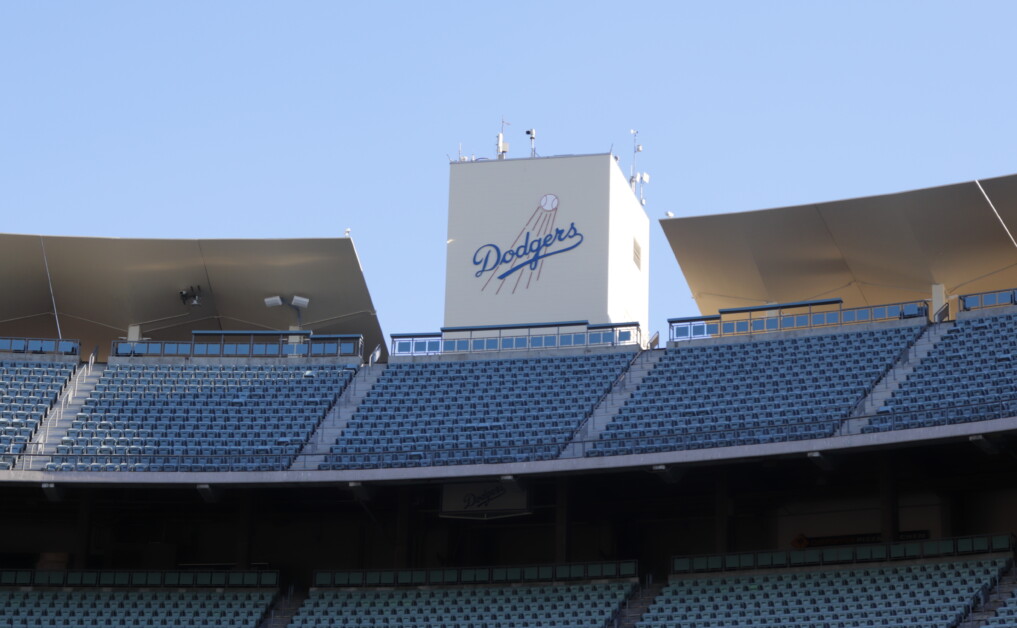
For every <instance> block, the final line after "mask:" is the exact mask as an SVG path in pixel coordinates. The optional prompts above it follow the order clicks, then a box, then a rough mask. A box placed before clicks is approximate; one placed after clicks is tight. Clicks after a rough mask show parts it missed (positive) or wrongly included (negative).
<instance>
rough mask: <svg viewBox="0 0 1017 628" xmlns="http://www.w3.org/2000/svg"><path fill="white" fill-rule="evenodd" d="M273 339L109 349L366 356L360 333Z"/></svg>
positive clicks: (123, 352)
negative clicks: (354, 334) (357, 334)
mask: <svg viewBox="0 0 1017 628" xmlns="http://www.w3.org/2000/svg"><path fill="white" fill-rule="evenodd" d="M273 335H274V336H278V337H273V338H271V339H265V338H262V337H260V336H252V337H249V338H234V337H223V338H219V339H208V340H204V339H203V340H197V339H195V340H192V341H189V342H188V341H155V340H143V341H127V340H116V341H114V342H113V346H112V349H111V351H110V355H111V356H116V357H129V356H134V357H193V358H205V357H208V358H277V357H282V358H290V357H301V358H328V357H359V358H362V357H363V353H364V341H363V338H362V337H361V336H307V335H297V334H295V333H293V332H285V333H282V334H273Z"/></svg>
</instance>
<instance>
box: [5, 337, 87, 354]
mask: <svg viewBox="0 0 1017 628" xmlns="http://www.w3.org/2000/svg"><path fill="white" fill-rule="evenodd" d="M80 345H81V343H80V342H78V341H77V340H57V339H54V338H0V352H9V353H49V354H57V355H78V354H79V353H80Z"/></svg>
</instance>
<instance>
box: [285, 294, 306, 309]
mask: <svg viewBox="0 0 1017 628" xmlns="http://www.w3.org/2000/svg"><path fill="white" fill-rule="evenodd" d="M310 302H311V300H310V299H308V298H307V297H298V296H296V295H294V296H293V300H292V301H290V305H292V306H293V307H298V308H300V309H302V310H305V309H307V304H308V303H310Z"/></svg>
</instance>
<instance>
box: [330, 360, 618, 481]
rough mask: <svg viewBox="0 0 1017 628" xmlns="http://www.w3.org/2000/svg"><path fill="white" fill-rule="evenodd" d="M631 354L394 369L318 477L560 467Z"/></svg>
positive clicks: (409, 364)
mask: <svg viewBox="0 0 1017 628" xmlns="http://www.w3.org/2000/svg"><path fill="white" fill-rule="evenodd" d="M632 357H633V354H632V353H598V354H586V355H574V356H554V357H545V358H512V359H497V360H473V361H463V362H400V363H394V364H390V365H388V367H387V368H386V369H385V371H384V373H383V374H382V375H381V377H380V378H379V380H378V382H377V383H376V384H375V385H374V386H373V387H372V389H371V390H370V392H369V393H368V394H367V396H366V397H365V399H364V400H363V402H362V403H361V404H360V407H358V408H357V410H356V412H355V413H354V414H353V417H352V418H351V419H350V421H349V423H348V424H347V425H346V428H345V429H344V430H343V432H342V434H341V435H340V437H339V438H338V439H337V440H336V442H335V444H334V445H332V448H331V451H330V453H329V455H328V456H327V457H326V460H325V461H324V462H323V463H321V465H320V468H322V469H363V468H376V467H415V466H431V465H449V464H493V463H503V462H525V461H530V460H543V459H549V458H555V457H557V456H559V455H560V454H561V451H562V449H563V448H564V447H565V445H566V444H567V443H568V441H569V440H570V439H571V438H572V434H573V433H574V431H575V430H576V429H577V428H578V426H579V425H580V423H581V422H582V421H583V420H584V419H585V418H586V417H587V416H589V413H590V412H592V410H593V408H594V407H595V406H596V403H597V401H598V400H599V399H601V398H602V397H603V396H604V395H605V394H606V393H607V392H608V390H609V389H610V387H611V385H612V383H613V382H614V381H615V380H616V379H617V378H618V377H619V376H620V375H621V374H622V372H623V371H624V370H625V369H626V368H627V366H628V364H629V363H630V362H631V360H632Z"/></svg>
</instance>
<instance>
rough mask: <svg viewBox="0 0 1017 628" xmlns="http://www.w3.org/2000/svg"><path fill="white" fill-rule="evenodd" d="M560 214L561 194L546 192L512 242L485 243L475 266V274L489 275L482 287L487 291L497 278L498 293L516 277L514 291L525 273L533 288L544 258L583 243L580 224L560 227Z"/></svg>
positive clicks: (474, 255) (474, 259)
mask: <svg viewBox="0 0 1017 628" xmlns="http://www.w3.org/2000/svg"><path fill="white" fill-rule="evenodd" d="M557 217H558V197H557V196H555V195H554V194H545V195H544V196H543V197H542V198H541V199H540V204H539V205H538V207H537V209H536V211H534V212H533V215H532V216H530V219H529V220H528V221H527V222H526V224H525V225H523V229H522V231H520V232H519V235H518V236H516V239H515V240H514V241H513V242H512V244H510V245H509V246H507V247H504V248H502V247H500V246H498V245H497V244H485V245H483V246H481V247H480V248H478V249H477V250H476V251H475V252H474V253H473V265H474V267H476V268H477V270H476V272H475V273H474V276H475V277H478V278H482V277H484V275H488V278H487V281H486V282H484V285H483V286H482V287H481V288H480V289H481V290H485V289H486V288H487V286H488V285H489V284H490V283H491V281H492V280H494V279H497V280H498V281H499V284H498V288H497V290H496V291H495V294H498V293H500V292H501V289H502V288H503V287H504V286H505V283H506V281H507V280H511V279H515V281H514V282H512V292H513V293H514V292H515V291H516V289H517V288H519V287H520V285H522V283H523V278H524V276H525V278H526V283H525V285H524V286H523V287H525V288H529V287H530V283H531V282H532V281H534V280H539V279H540V274H541V271H542V270H543V267H544V260H546V259H547V258H549V257H552V256H554V255H560V254H562V253H567V252H569V251H571V250H572V249H575V248H576V247H578V246H579V245H580V244H582V243H583V234H582V233H581V232H580V231H579V229H578V228H576V223H574V222H572V223H569V226H568V227H565V228H562V227H557V226H555V222H556V220H557ZM513 275H515V277H513Z"/></svg>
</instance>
